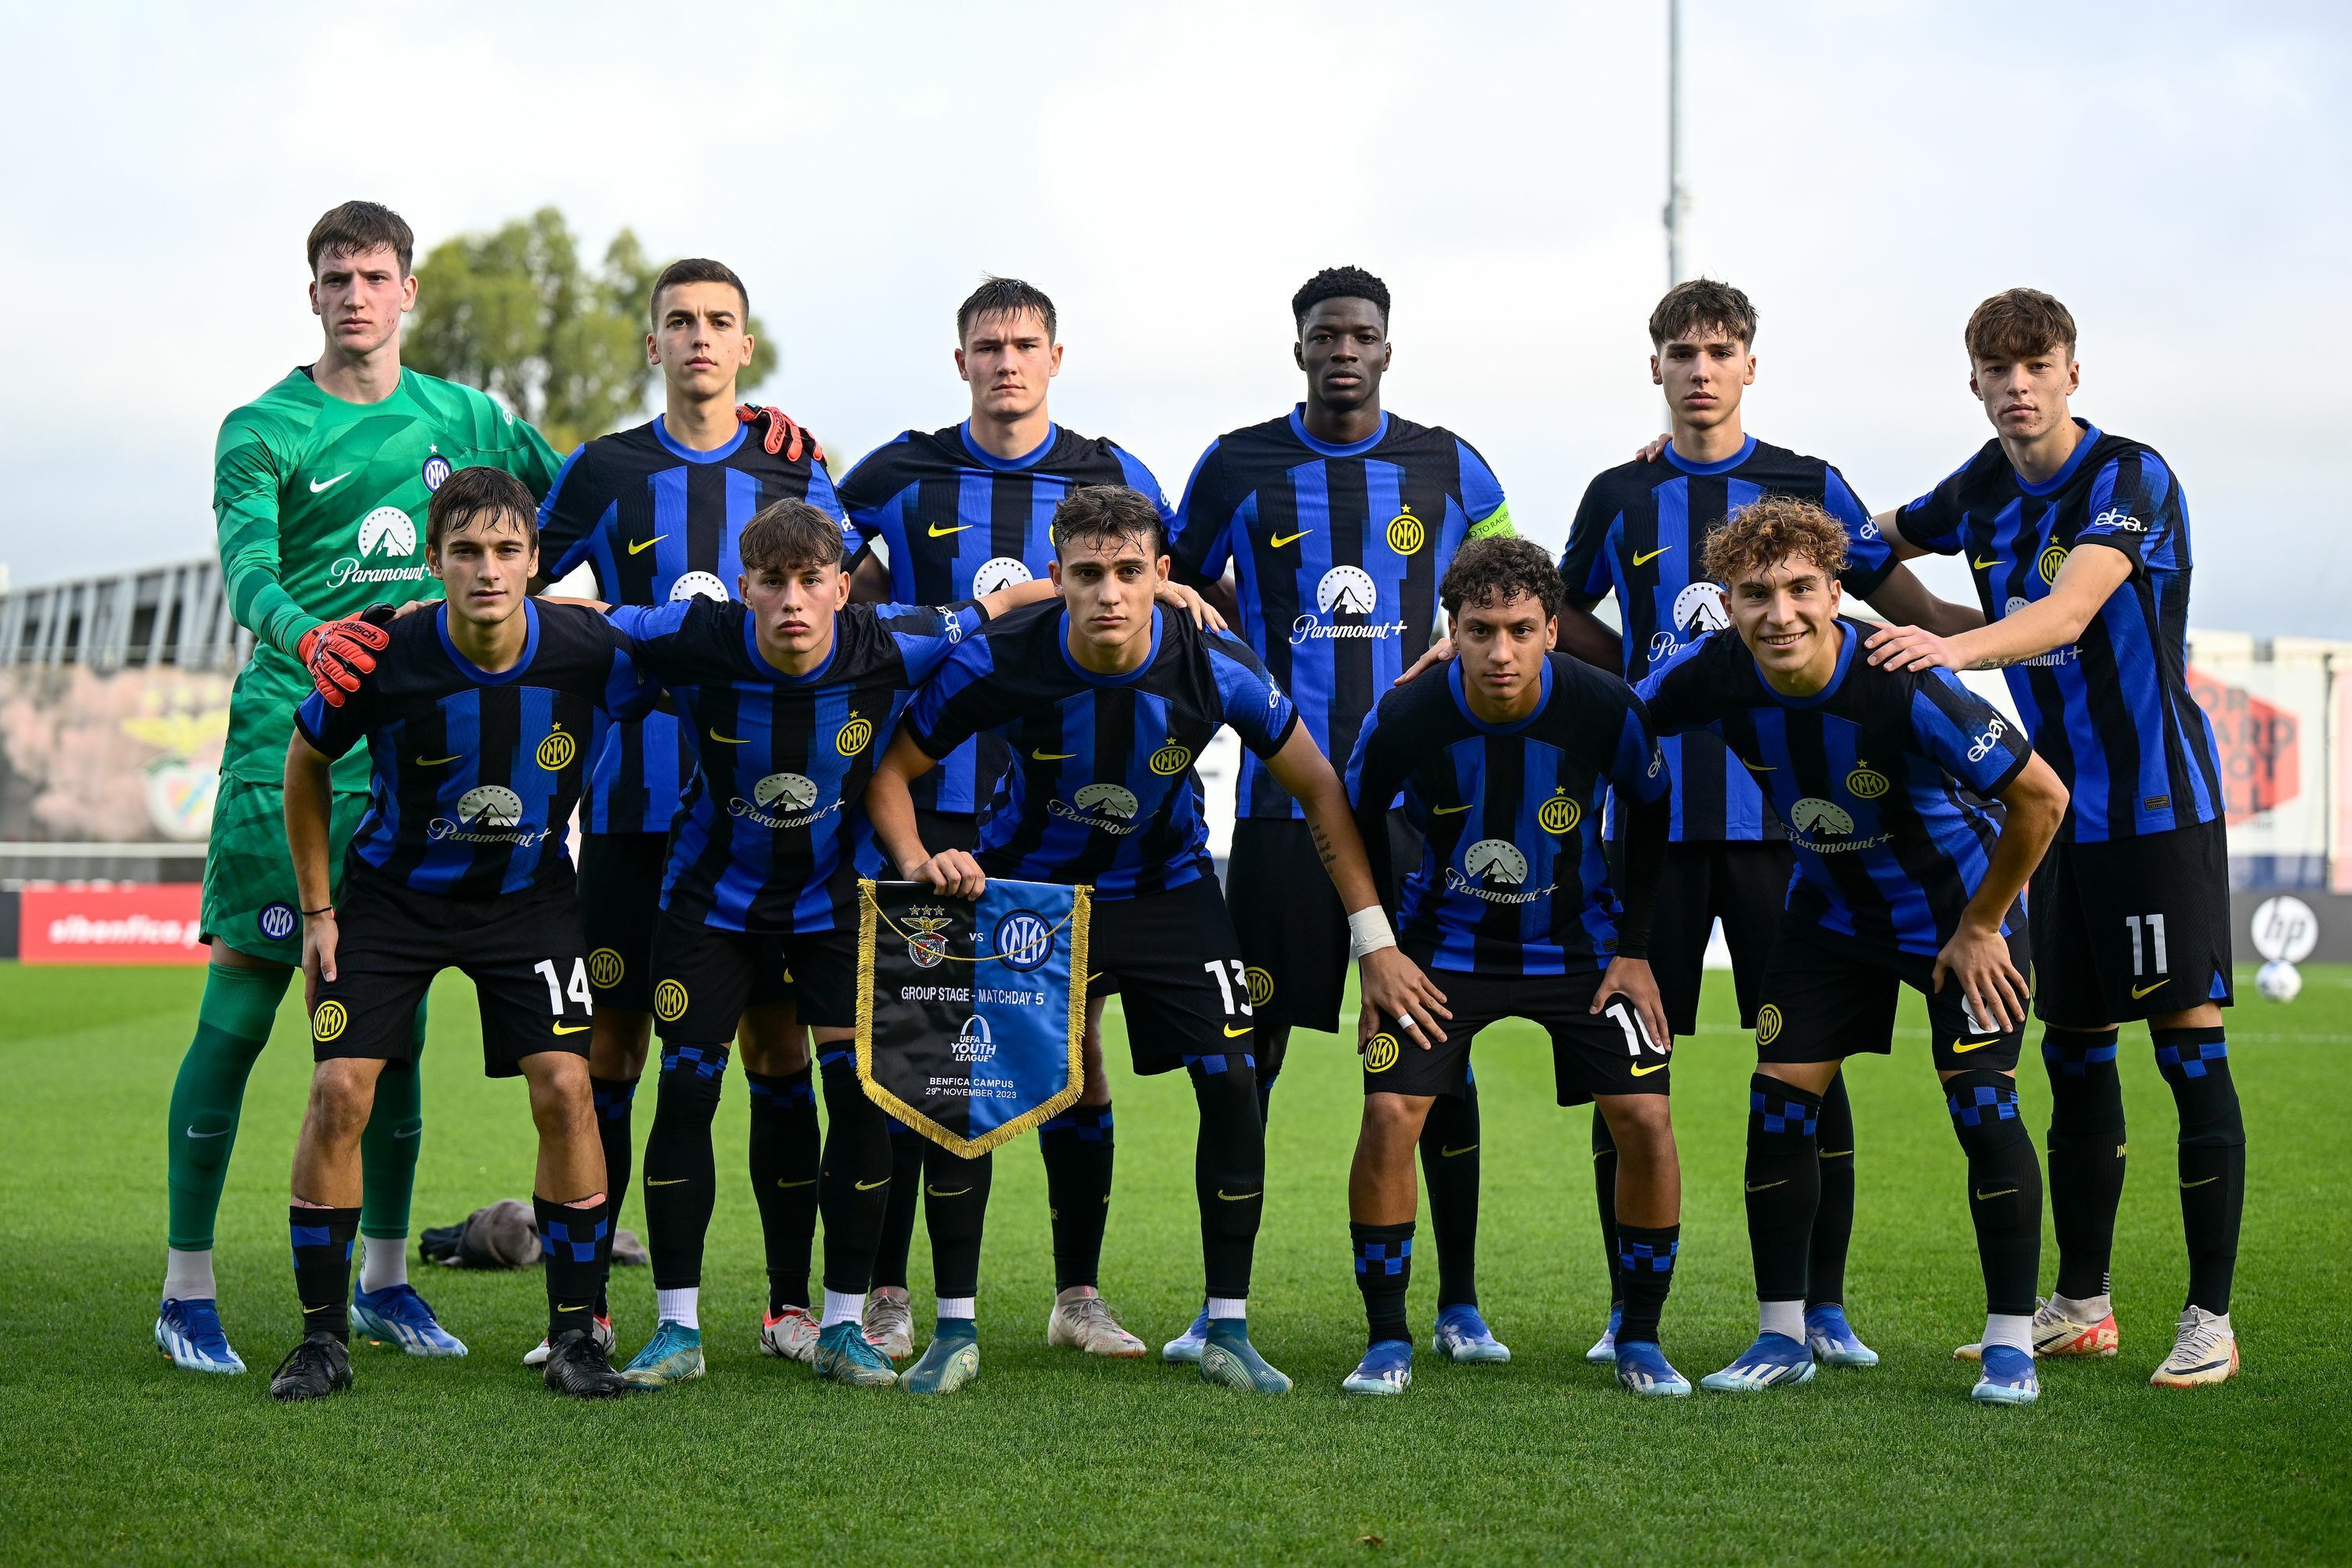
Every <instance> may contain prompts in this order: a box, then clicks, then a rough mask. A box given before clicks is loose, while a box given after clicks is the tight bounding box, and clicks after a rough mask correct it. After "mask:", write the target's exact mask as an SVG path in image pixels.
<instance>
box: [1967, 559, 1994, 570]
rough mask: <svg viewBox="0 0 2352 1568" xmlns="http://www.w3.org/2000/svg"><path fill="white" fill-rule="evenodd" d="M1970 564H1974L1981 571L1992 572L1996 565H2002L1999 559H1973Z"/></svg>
mask: <svg viewBox="0 0 2352 1568" xmlns="http://www.w3.org/2000/svg"><path fill="white" fill-rule="evenodd" d="M1969 565H1971V566H1974V567H1975V568H1976V569H1977V570H1978V571H1979V572H1990V571H1991V570H1992V569H1993V568H1994V567H1996V566H1998V565H2000V562H1998V561H1971V562H1970V563H1969Z"/></svg>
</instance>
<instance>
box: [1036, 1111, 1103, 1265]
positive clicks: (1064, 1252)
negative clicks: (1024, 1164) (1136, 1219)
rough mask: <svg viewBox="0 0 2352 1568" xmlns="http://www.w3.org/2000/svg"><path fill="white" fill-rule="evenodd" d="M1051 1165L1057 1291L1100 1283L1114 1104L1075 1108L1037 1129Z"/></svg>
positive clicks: (1048, 1182)
mask: <svg viewBox="0 0 2352 1568" xmlns="http://www.w3.org/2000/svg"><path fill="white" fill-rule="evenodd" d="M1037 1152H1038V1153H1039V1154H1041V1155H1043V1156H1044V1157H1045V1205H1046V1208H1045V1212H1046V1213H1047V1215H1050V1216H1051V1217H1052V1219H1053V1222H1054V1289H1055V1290H1056V1291H1062V1290H1067V1289H1072V1288H1074V1287H1076V1286H1079V1285H1093V1284H1096V1283H1097V1282H1098V1277H1099V1276H1100V1275H1101V1273H1102V1244H1103V1227H1104V1226H1105V1225H1107V1224H1108V1222H1109V1219H1110V1177H1111V1166H1112V1164H1113V1163H1114V1162H1115V1158H1116V1156H1117V1154H1118V1143H1117V1141H1116V1140H1115V1139H1114V1138H1113V1137H1112V1135H1111V1114H1110V1107H1109V1106H1108V1105H1073V1106H1072V1107H1070V1108H1069V1109H1068V1110H1065V1111H1063V1112H1062V1113H1061V1114H1060V1115H1058V1116H1055V1117H1054V1118H1052V1119H1051V1120H1049V1121H1046V1122H1045V1124H1044V1125H1043V1126H1041V1127H1039V1128H1038V1129H1037Z"/></svg>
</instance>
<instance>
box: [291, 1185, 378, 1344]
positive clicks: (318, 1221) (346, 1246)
mask: <svg viewBox="0 0 2352 1568" xmlns="http://www.w3.org/2000/svg"><path fill="white" fill-rule="evenodd" d="M286 1213H287V1216H288V1220H289V1224H290V1225H291V1226H293V1231H294V1295H295V1297H296V1299H297V1300H299V1301H300V1302H301V1303H302V1336H303V1337H304V1338H305V1339H308V1338H309V1337H310V1335H312V1334H332V1335H333V1336H334V1337H335V1338H337V1339H339V1340H341V1341H342V1342H344V1343H346V1344H348V1343H350V1342H351V1338H352V1321H351V1308H352V1237H355V1236H357V1235H359V1233H360V1211H359V1210H357V1209H355V1208H348V1209H314V1208H304V1207H303V1206H301V1205H299V1204H289V1205H287V1209H286Z"/></svg>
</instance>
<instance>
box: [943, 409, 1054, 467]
mask: <svg viewBox="0 0 2352 1568" xmlns="http://www.w3.org/2000/svg"><path fill="white" fill-rule="evenodd" d="M956 434H957V435H959V436H961V437H963V449H964V450H965V451H967V452H969V453H971V460H972V461H973V462H975V463H978V464H979V465H980V466H981V467H982V468H994V469H995V470H996V471H997V472H998V473H1000V474H1010V473H1017V472H1018V471H1020V470H1021V469H1023V468H1035V467H1036V466H1037V465H1038V464H1040V463H1042V462H1044V461H1045V454H1046V453H1048V452H1050V451H1052V450H1053V449H1054V443H1055V441H1057V440H1059V439H1060V438H1061V435H1062V427H1061V426H1059V425H1053V424H1048V425H1047V426H1045V439H1044V440H1042V441H1040V442H1038V443H1037V445H1036V446H1034V447H1032V448H1030V449H1029V450H1028V451H1026V452H1024V453H1022V454H1021V455H1020V456H1019V457H1017V458H1000V457H998V456H997V455H996V454H995V453H993V452H991V451H989V450H988V449H987V448H985V447H982V445H981V444H980V443H979V442H977V441H975V440H973V439H972V438H971V420H969V419H967V420H965V421H964V422H963V423H962V424H961V425H959V426H956Z"/></svg>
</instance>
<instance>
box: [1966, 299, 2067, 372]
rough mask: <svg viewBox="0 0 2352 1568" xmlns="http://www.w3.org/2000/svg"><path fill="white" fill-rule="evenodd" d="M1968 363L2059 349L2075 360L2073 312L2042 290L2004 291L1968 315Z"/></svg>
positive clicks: (2022, 356) (2044, 352)
mask: <svg viewBox="0 0 2352 1568" xmlns="http://www.w3.org/2000/svg"><path fill="white" fill-rule="evenodd" d="M1962 341H1964V342H1966V343H1967V344H1968V348H1969V363H1970V364H1974V363H1976V362H1977V361H1979V360H1985V359H2024V358H2026V357H2028V356H2029V355H2032V354H2046V353H2050V352H2051V351H2052V350H2053V349H2054V350H2058V351H2060V352H2062V353H2064V354H2065V356H2066V357H2067V358H2068V359H2073V358H2074V312H2073V311H2072V310H2068V309H2066V307H2065V306H2063V305H2062V304H2060V303H2059V302H2058V300H2057V299H2056V297H2055V296H2053V295H2049V294H2044V293H2043V292H2042V290H2041V289H2002V290H2001V291H2000V293H1998V294H1995V295H1994V296H1993V297H1992V298H1991V299H1990V300H1986V301H1985V302H1984V303H1983V304H1981V305H1979V306H1978V307H1977V308H1976V309H1975V310H1973V311H1971V312H1970V313H1969V325H1968V331H1967V332H1966V333H1965V334H1964V335H1963V340H1962Z"/></svg>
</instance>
